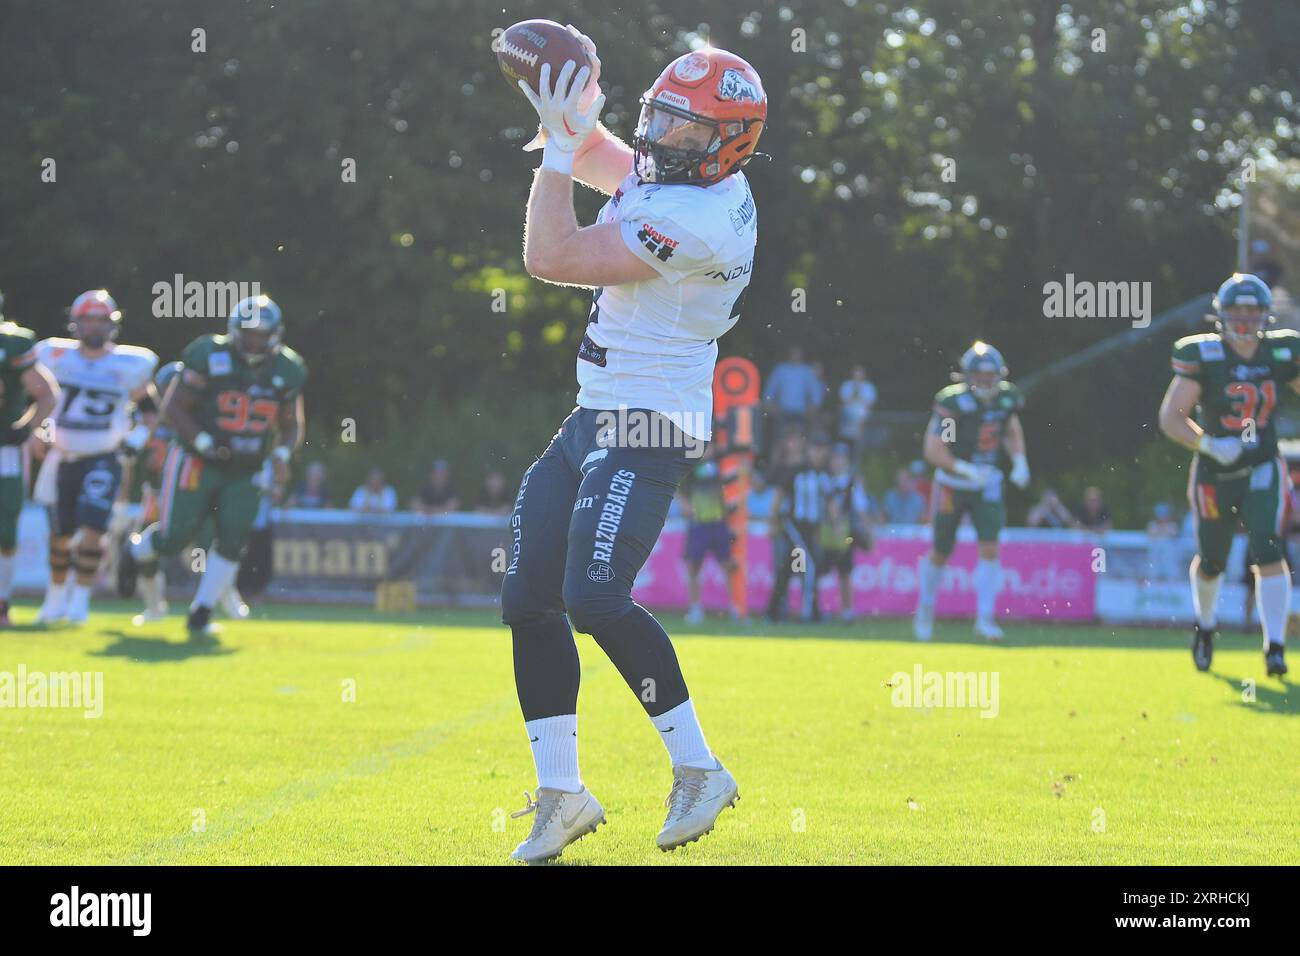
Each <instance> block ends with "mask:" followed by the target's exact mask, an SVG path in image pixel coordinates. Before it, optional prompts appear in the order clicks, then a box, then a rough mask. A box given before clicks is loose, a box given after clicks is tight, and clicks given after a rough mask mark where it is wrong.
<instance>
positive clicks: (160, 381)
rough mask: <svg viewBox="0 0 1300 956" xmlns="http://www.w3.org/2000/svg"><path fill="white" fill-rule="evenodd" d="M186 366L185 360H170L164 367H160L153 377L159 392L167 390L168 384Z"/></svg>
mask: <svg viewBox="0 0 1300 956" xmlns="http://www.w3.org/2000/svg"><path fill="white" fill-rule="evenodd" d="M184 368H185V363H184V362H168V363H167V364H166V365H164V366H163V367H162V368H160V369H158V374H157V375H155V376H154V377H153V384H154V387H155V388H157V389H158V394H160V395H161V394H162V393H163V392H165V391H167V386H168V384H170V382H171V380H172V379H174V378H175V377H176V376H177V375H179V374H180V373H181V370H182V369H184Z"/></svg>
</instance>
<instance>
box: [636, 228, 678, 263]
mask: <svg viewBox="0 0 1300 956" xmlns="http://www.w3.org/2000/svg"><path fill="white" fill-rule="evenodd" d="M636 237H637V238H638V239H640V240H641V244H642V245H644V246H645V247H646V248H647V249H649V250H650V251H651V252H653V253H654V254H655V257H656V258H657V259H658V260H659V261H660V262H667V261H668V260H669V259H671V258H672V257H673V253H674V252H675V251H677V247H678V246H679V245H680V244H681V240H679V239H674V238H672V237H671V236H666V235H664V234H663V233H662V232H660V231H659V230H658V229H656V228H655V227H654V226H652V225H650V223H648V222H643V223H641V228H640V229H638V230H637V231H636Z"/></svg>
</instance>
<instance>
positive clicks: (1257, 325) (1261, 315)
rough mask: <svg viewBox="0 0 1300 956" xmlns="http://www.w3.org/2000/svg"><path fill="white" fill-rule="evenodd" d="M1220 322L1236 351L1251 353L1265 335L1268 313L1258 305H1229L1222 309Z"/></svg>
mask: <svg viewBox="0 0 1300 956" xmlns="http://www.w3.org/2000/svg"><path fill="white" fill-rule="evenodd" d="M1219 324H1220V326H1221V327H1222V329H1223V337H1224V338H1225V339H1227V340H1228V343H1229V344H1230V345H1231V346H1232V347H1233V349H1234V350H1235V351H1237V352H1242V353H1246V354H1250V353H1252V352H1253V351H1254V350H1255V349H1256V348H1257V347H1258V345H1259V340H1260V339H1262V338H1263V337H1264V328H1265V326H1266V325H1267V324H1268V315H1267V313H1266V312H1265V310H1264V309H1263V308H1261V307H1260V306H1257V305H1245V304H1240V305H1229V306H1225V307H1224V308H1223V309H1222V310H1221V311H1220V313H1219Z"/></svg>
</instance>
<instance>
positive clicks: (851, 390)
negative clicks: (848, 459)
mask: <svg viewBox="0 0 1300 956" xmlns="http://www.w3.org/2000/svg"><path fill="white" fill-rule="evenodd" d="M875 404H876V386H874V385H872V384H871V383H870V382H869V381H867V370H866V369H865V368H864V367H863V366H861V365H855V366H853V371H852V372H851V373H849V377H848V378H846V379H845V380H844V382H843V383H842V384H841V385H840V441H843V442H847V443H848V446H849V448H850V449H851V456H852V459H853V464H857V463H858V462H860V461H862V451H863V444H864V442H865V440H866V435H867V421H868V420H869V419H870V418H871V410H872V408H874V407H875Z"/></svg>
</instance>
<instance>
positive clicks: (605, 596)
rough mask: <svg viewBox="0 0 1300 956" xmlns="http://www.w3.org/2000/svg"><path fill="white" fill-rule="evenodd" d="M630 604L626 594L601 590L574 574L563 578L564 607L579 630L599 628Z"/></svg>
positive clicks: (595, 630)
mask: <svg viewBox="0 0 1300 956" xmlns="http://www.w3.org/2000/svg"><path fill="white" fill-rule="evenodd" d="M633 606H634V605H633V602H632V596H631V595H630V594H626V593H602V592H601V591H598V590H597V589H596V588H595V587H593V586H591V585H589V584H588V583H587V582H586V580H585V579H577V578H576V577H575V578H574V580H572V581H570V580H566V581H565V582H564V609H565V610H566V611H568V612H569V623H570V624H571V625H572V626H573V629H574V630H575V631H579V632H581V633H583V634H595V633H596V632H597V631H600V630H603V629H604V628H606V627H608V626H609V625H611V624H613V623H614V622H616V621H617V620H618V619H619V618H621V617H622V616H623V615H624V614H626V613H627V612H628V611H630V610H632V608H633Z"/></svg>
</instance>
